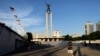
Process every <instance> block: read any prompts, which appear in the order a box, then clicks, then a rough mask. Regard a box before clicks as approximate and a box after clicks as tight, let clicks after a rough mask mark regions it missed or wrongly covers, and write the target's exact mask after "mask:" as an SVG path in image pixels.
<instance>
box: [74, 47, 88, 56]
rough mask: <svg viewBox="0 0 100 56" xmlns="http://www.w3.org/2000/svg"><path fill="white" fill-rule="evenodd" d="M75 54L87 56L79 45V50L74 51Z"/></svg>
mask: <svg viewBox="0 0 100 56" xmlns="http://www.w3.org/2000/svg"><path fill="white" fill-rule="evenodd" d="M73 54H74V56H87V55H86V54H82V52H81V47H78V48H77V50H75V51H74V53H73Z"/></svg>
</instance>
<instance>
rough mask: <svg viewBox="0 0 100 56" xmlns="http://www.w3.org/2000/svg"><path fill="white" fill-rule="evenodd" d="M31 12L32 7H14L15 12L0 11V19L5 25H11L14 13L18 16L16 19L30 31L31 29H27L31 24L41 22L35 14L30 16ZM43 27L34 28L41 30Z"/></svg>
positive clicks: (34, 24)
mask: <svg viewBox="0 0 100 56" xmlns="http://www.w3.org/2000/svg"><path fill="white" fill-rule="evenodd" d="M32 12H33V8H32V7H28V8H24V9H19V8H18V9H16V11H15V12H13V14H12V12H11V13H10V12H1V13H0V21H1V20H2V21H3V22H4V23H5V24H6V25H7V26H9V27H13V19H14V18H13V15H14V14H16V15H17V16H18V19H20V20H21V23H22V25H23V26H24V27H25V28H27V29H26V30H27V31H30V30H31V29H28V27H31V26H40V25H41V23H42V18H41V17H39V16H36V15H33V16H30V15H31V14H32ZM42 29H43V27H40V28H39V29H38V28H36V30H42Z"/></svg>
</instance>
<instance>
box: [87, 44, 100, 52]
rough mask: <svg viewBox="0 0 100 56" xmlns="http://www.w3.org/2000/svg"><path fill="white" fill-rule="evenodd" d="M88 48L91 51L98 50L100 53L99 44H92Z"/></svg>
mask: <svg viewBox="0 0 100 56" xmlns="http://www.w3.org/2000/svg"><path fill="white" fill-rule="evenodd" d="M88 47H89V48H91V49H96V50H98V51H100V44H98V43H95V44H93V43H91V44H90V45H89V46H88Z"/></svg>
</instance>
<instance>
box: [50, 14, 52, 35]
mask: <svg viewBox="0 0 100 56" xmlns="http://www.w3.org/2000/svg"><path fill="white" fill-rule="evenodd" d="M50 37H52V12H51V13H50Z"/></svg>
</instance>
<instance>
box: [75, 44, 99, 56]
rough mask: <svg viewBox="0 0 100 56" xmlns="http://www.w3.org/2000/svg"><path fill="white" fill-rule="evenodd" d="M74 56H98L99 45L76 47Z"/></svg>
mask: <svg viewBox="0 0 100 56" xmlns="http://www.w3.org/2000/svg"><path fill="white" fill-rule="evenodd" d="M76 52H77V53H76V55H75V56H100V46H93V45H88V46H86V47H82V46H81V47H77V50H76Z"/></svg>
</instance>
